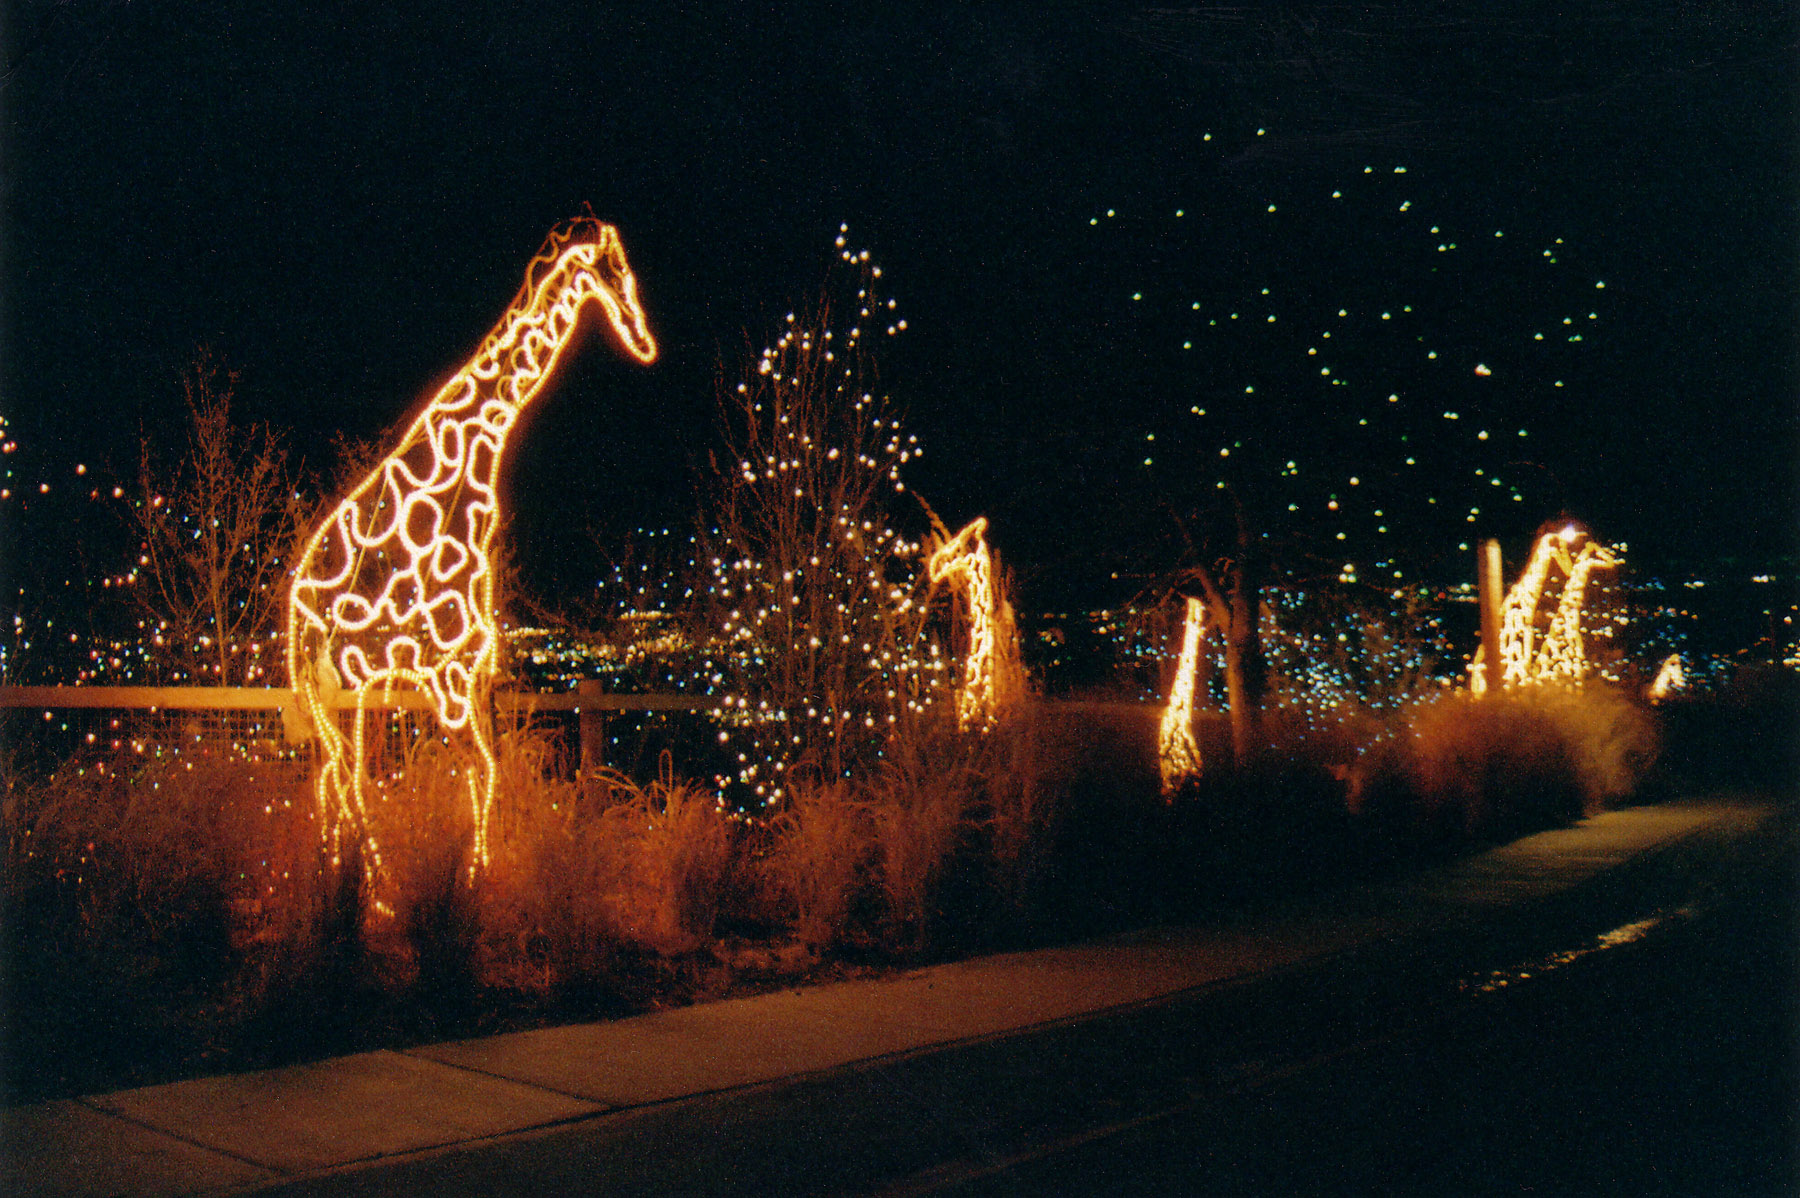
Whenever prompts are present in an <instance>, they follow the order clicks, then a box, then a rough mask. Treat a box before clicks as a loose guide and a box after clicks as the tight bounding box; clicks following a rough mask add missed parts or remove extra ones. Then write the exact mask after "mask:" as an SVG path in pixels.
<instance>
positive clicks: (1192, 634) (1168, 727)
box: [1156, 595, 1206, 795]
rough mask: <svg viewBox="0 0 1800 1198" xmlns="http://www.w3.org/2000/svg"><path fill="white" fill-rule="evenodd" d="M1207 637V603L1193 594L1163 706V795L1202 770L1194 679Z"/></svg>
mask: <svg viewBox="0 0 1800 1198" xmlns="http://www.w3.org/2000/svg"><path fill="white" fill-rule="evenodd" d="M1205 640H1206V605H1205V604H1204V603H1202V602H1201V601H1200V600H1199V599H1196V598H1194V597H1193V596H1191V595H1190V596H1188V601H1187V619H1186V621H1185V622H1184V623H1183V626H1182V631H1181V657H1180V658H1179V659H1177V661H1176V663H1175V681H1174V682H1173V683H1172V684H1171V685H1170V687H1169V705H1168V706H1167V707H1165V708H1164V709H1163V717H1162V726H1161V727H1160V728H1159V729H1158V730H1157V736H1156V748H1157V754H1156V756H1157V763H1158V765H1159V766H1160V767H1161V769H1162V792H1163V794H1164V795H1172V794H1174V793H1175V792H1176V791H1177V790H1178V789H1180V787H1181V784H1182V783H1183V782H1185V781H1187V780H1188V779H1189V778H1192V777H1195V776H1197V775H1198V774H1199V773H1200V745H1199V742H1198V741H1196V740H1195V739H1194V682H1195V676H1196V675H1197V674H1198V673H1199V671H1200V646H1201V644H1202V643H1204V641H1205Z"/></svg>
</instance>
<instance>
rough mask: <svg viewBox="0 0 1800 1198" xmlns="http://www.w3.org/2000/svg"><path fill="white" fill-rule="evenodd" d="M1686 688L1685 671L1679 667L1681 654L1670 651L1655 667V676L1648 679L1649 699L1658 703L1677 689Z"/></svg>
mask: <svg viewBox="0 0 1800 1198" xmlns="http://www.w3.org/2000/svg"><path fill="white" fill-rule="evenodd" d="M1686 688H1687V673H1686V671H1684V670H1683V669H1682V668H1681V654H1679V653H1671V654H1669V655H1668V656H1667V657H1665V658H1663V660H1662V665H1660V666H1658V667H1657V669H1656V677H1655V678H1653V679H1651V681H1650V701H1651V702H1652V703H1660V702H1662V701H1663V700H1664V699H1666V698H1668V697H1669V695H1670V694H1671V693H1673V692H1675V691H1678V690H1685V689H1686Z"/></svg>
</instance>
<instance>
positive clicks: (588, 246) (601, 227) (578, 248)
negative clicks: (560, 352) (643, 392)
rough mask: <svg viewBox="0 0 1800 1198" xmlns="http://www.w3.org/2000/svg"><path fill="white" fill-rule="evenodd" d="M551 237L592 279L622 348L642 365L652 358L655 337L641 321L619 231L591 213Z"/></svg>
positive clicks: (640, 310)
mask: <svg viewBox="0 0 1800 1198" xmlns="http://www.w3.org/2000/svg"><path fill="white" fill-rule="evenodd" d="M551 238H552V240H553V241H559V242H561V243H562V254H563V256H573V257H574V258H575V260H576V261H577V262H579V263H580V265H581V267H582V268H583V273H584V274H586V275H587V276H588V278H590V279H591V280H592V281H593V283H594V298H595V299H597V300H599V301H600V306H601V307H602V308H603V309H604V310H605V312H606V318H607V320H608V321H610V322H611V323H612V328H613V332H614V333H616V334H617V335H618V338H619V344H620V346H621V347H622V348H623V349H624V350H625V352H626V353H628V354H630V355H631V356H632V357H634V358H636V359H637V360H638V361H639V362H642V363H644V364H645V365H648V364H649V363H651V362H654V361H656V339H655V338H654V337H652V336H651V335H650V328H649V326H648V325H647V324H646V323H645V321H644V308H643V305H642V304H640V303H638V293H637V276H636V275H634V274H632V273H631V266H630V264H629V263H627V262H626V261H625V246H624V245H623V244H622V243H621V242H620V241H619V231H618V230H617V229H615V228H614V227H613V226H611V225H609V224H606V223H605V222H604V221H601V220H597V219H595V218H594V217H592V216H582V217H577V218H576V219H575V220H573V221H571V222H570V223H569V224H568V226H566V231H559V232H558V233H552V234H551Z"/></svg>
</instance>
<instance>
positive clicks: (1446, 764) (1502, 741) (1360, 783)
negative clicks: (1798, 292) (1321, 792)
mask: <svg viewBox="0 0 1800 1198" xmlns="http://www.w3.org/2000/svg"><path fill="white" fill-rule="evenodd" d="M1656 741H1657V737H1656V726H1655V723H1654V721H1653V719H1652V718H1651V716H1650V715H1649V713H1648V712H1646V711H1645V710H1644V709H1643V708H1641V707H1639V706H1638V705H1637V704H1635V703H1633V702H1632V701H1631V700H1629V699H1628V698H1626V697H1625V696H1624V695H1623V694H1622V693H1620V692H1619V691H1617V690H1615V689H1613V688H1610V687H1607V686H1604V685H1601V684H1598V683H1590V684H1589V685H1587V686H1584V687H1580V688H1571V687H1554V686H1540V687H1533V688H1530V689H1522V690H1517V691H1508V692H1505V693H1503V694H1499V695H1493V696H1486V697H1476V696H1472V695H1469V694H1466V693H1461V692H1459V693H1455V694H1448V695H1443V696H1440V697H1437V698H1434V699H1430V700H1426V701H1424V702H1421V703H1419V704H1416V705H1414V706H1412V707H1410V708H1408V709H1407V710H1405V711H1404V712H1403V713H1402V714H1401V716H1400V719H1399V721H1398V724H1397V729H1396V733H1395V735H1394V736H1393V738H1392V739H1390V740H1388V741H1385V742H1383V743H1381V744H1380V745H1378V746H1377V747H1376V748H1375V749H1374V750H1372V751H1371V754H1370V757H1369V759H1368V760H1367V761H1366V762H1365V764H1364V765H1363V767H1362V768H1361V769H1359V770H1358V772H1357V776H1356V777H1355V779H1354V780H1353V784H1352V789H1351V801H1352V805H1353V807H1354V808H1355V809H1356V810H1358V811H1360V812H1362V813H1364V814H1366V815H1368V816H1369V817H1370V818H1371V819H1372V820H1373V821H1374V822H1375V823H1377V824H1378V825H1383V826H1386V827H1388V828H1389V829H1391V830H1392V831H1395V832H1397V833H1399V834H1400V835H1402V836H1403V837H1406V838H1423V839H1428V840H1431V839H1437V840H1442V839H1455V838H1476V839H1495V838H1504V837H1509V836H1515V835H1521V834H1524V833H1526V832H1530V831H1535V830H1538V829H1541V828H1546V827H1554V826H1557V825H1560V824H1565V823H1569V822H1572V821H1574V820H1576V819H1579V818H1581V817H1582V816H1583V815H1589V814H1593V813H1594V812H1596V811H1598V810H1600V809H1601V808H1603V807H1604V806H1606V805H1607V804H1609V803H1614V802H1617V801H1619V800H1621V799H1623V798H1625V797H1627V796H1628V795H1630V794H1631V793H1632V791H1633V790H1634V789H1635V787H1636V785H1637V783H1638V782H1639V780H1641V779H1642V777H1643V776H1644V774H1645V772H1646V771H1647V770H1648V769H1649V766H1650V765H1651V763H1652V762H1653V761H1654V759H1655V755H1656Z"/></svg>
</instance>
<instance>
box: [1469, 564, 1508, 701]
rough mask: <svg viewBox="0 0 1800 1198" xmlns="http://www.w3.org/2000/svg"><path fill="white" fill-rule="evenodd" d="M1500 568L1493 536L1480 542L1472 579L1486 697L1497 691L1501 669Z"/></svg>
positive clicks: (1501, 593) (1501, 573) (1501, 568)
mask: <svg viewBox="0 0 1800 1198" xmlns="http://www.w3.org/2000/svg"><path fill="white" fill-rule="evenodd" d="M1504 569H1505V566H1504V563H1503V562H1502V560H1501V557H1500V542H1499V541H1497V540H1495V539H1494V538H1493V537H1489V538H1488V539H1487V540H1485V541H1483V542H1481V549H1480V555H1479V557H1478V558H1477V559H1476V571H1475V576H1476V590H1477V591H1478V592H1479V598H1480V600H1481V662H1482V676H1483V678H1484V679H1485V680H1486V682H1487V693H1488V694H1490V695H1493V694H1498V693H1499V692H1500V678H1501V671H1502V670H1503V669H1504V668H1505V665H1504V663H1503V662H1502V661H1501V660H1500V605H1501V604H1502V603H1503V602H1504V601H1505V598H1504V596H1505V587H1504V580H1503V571H1504Z"/></svg>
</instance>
